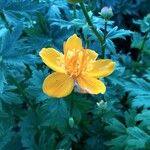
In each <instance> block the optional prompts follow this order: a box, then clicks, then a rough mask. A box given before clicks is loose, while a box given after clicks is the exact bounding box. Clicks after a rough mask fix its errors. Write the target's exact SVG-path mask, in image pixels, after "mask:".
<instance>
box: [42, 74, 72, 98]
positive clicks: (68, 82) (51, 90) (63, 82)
mask: <svg viewBox="0 0 150 150" xmlns="http://www.w3.org/2000/svg"><path fill="white" fill-rule="evenodd" d="M73 87H74V81H73V79H72V78H71V77H70V76H68V75H66V74H63V73H58V72H54V73H52V74H50V75H49V76H47V78H46V79H45V80H44V83H43V91H44V93H45V94H47V95H48V96H51V97H57V98H60V97H65V96H67V95H69V94H70V93H71V92H72V90H73Z"/></svg>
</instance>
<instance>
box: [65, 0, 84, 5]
mask: <svg viewBox="0 0 150 150" xmlns="http://www.w3.org/2000/svg"><path fill="white" fill-rule="evenodd" d="M67 1H68V3H71V4H75V3H81V2H82V1H83V0H67Z"/></svg>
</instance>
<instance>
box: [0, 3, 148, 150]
mask: <svg viewBox="0 0 150 150" xmlns="http://www.w3.org/2000/svg"><path fill="white" fill-rule="evenodd" d="M84 4H85V6H86V9H87V11H88V15H89V17H90V19H91V21H92V22H93V24H94V27H95V28H96V29H97V31H98V33H99V34H100V36H101V37H102V39H103V41H102V42H101V43H99V41H98V39H97V37H96V36H95V34H94V33H93V32H92V30H91V26H90V27H89V26H88V24H87V21H86V19H85V17H84V15H83V12H82V10H81V7H80V5H79V4H76V11H75V10H74V6H73V5H72V4H69V3H67V0H0V150H70V149H73V150H82V149H84V150H124V149H125V150H149V149H150V61H149V60H150V14H148V12H150V10H149V9H150V7H149V5H150V2H149V0H93V1H92V0H84ZM104 6H111V7H112V10H113V17H112V18H111V19H110V20H104V19H103V18H102V17H101V14H100V11H101V8H102V7H104ZM106 26H107V27H106ZM74 33H76V34H78V36H79V37H80V38H81V39H82V41H83V45H84V47H88V48H90V49H93V50H95V51H96V52H97V53H98V54H99V58H101V57H102V56H103V52H102V51H103V49H105V50H106V51H105V55H104V56H105V58H108V59H112V60H113V61H115V62H116V68H115V71H114V72H113V74H112V75H111V76H109V77H106V78H104V79H103V81H104V83H105V84H106V86H107V92H106V93H105V94H104V95H101V94H99V95H90V94H80V93H76V92H75V91H74V92H73V93H72V94H71V95H69V96H67V97H65V98H62V99H59V100H58V99H55V98H51V97H48V96H47V95H45V94H44V93H43V91H42V84H43V81H44V79H45V78H46V77H47V75H49V74H50V73H51V72H52V70H50V69H49V68H48V67H47V66H46V65H45V64H44V63H43V62H42V60H41V59H40V57H39V51H40V50H41V48H43V47H54V48H56V49H57V50H59V51H63V42H64V41H66V39H67V38H68V37H69V36H70V35H72V34H74ZM58 92H59V91H58Z"/></svg>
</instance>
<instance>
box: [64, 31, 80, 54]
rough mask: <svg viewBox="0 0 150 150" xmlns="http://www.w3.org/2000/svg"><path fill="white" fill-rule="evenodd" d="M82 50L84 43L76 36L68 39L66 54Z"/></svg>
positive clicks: (65, 46)
mask: <svg viewBox="0 0 150 150" xmlns="http://www.w3.org/2000/svg"><path fill="white" fill-rule="evenodd" d="M80 49H82V41H81V39H80V38H79V37H78V36H77V35H76V34H74V35H72V36H71V37H70V38H68V39H67V41H66V43H64V54H65V53H66V52H67V51H68V50H69V51H72V50H73V51H74V50H80Z"/></svg>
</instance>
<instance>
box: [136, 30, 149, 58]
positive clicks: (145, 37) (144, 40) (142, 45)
mask: <svg viewBox="0 0 150 150" xmlns="http://www.w3.org/2000/svg"><path fill="white" fill-rule="evenodd" d="M147 36H148V32H147V33H146V34H145V36H144V39H143V42H142V44H141V48H140V54H141V53H142V51H143V49H144V45H145V42H146V39H147ZM140 54H139V55H138V58H137V61H140V58H141V56H140Z"/></svg>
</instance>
